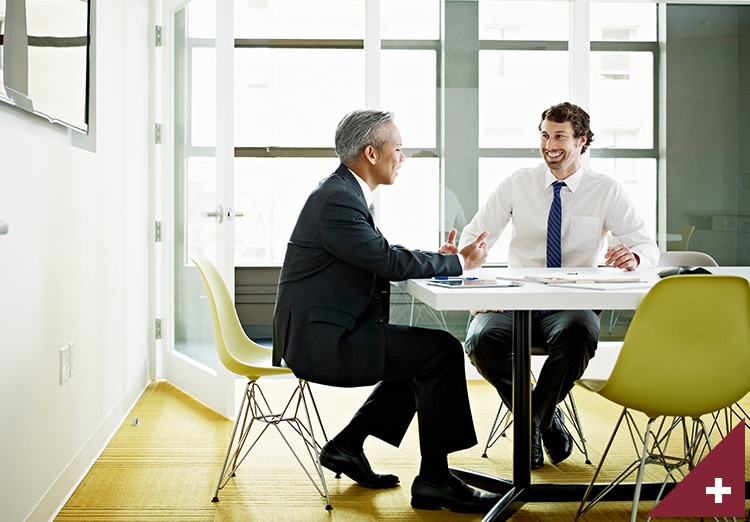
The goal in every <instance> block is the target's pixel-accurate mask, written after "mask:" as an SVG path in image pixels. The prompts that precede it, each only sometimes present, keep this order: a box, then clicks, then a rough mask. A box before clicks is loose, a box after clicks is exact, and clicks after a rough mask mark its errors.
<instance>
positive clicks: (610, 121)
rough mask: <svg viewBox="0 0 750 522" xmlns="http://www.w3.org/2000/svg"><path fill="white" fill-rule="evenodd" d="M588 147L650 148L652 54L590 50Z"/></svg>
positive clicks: (652, 106) (652, 87)
mask: <svg viewBox="0 0 750 522" xmlns="http://www.w3.org/2000/svg"><path fill="white" fill-rule="evenodd" d="M590 116H591V119H592V123H591V124H592V127H596V129H592V130H594V133H595V134H596V136H595V138H594V142H593V143H592V144H591V147H592V148H607V149H609V148H642V149H651V148H654V146H655V144H654V117H655V114H654V55H653V54H652V53H650V52H592V53H591V112H590Z"/></svg>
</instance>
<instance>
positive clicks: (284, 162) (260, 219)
mask: <svg viewBox="0 0 750 522" xmlns="http://www.w3.org/2000/svg"><path fill="white" fill-rule="evenodd" d="M331 132H333V129H332V130H331ZM331 139H332V138H331ZM338 165H339V164H338V160H337V159H336V158H236V159H235V162H234V173H235V181H234V190H235V208H237V209H242V210H243V211H244V214H245V215H244V217H243V218H242V219H240V220H238V221H237V227H235V265H237V266H248V265H264V264H281V263H282V261H283V260H284V253H285V252H286V244H287V242H288V241H289V237H290V236H291V234H292V229H293V228H294V224H295V223H296V222H297V217H298V216H299V213H300V210H302V205H303V204H304V203H305V200H306V199H307V196H309V195H310V192H312V190H313V189H314V188H315V187H316V186H318V183H320V181H321V180H322V179H323V178H325V177H326V176H328V175H329V174H331V173H332V172H333V171H334V170H336V167H338Z"/></svg>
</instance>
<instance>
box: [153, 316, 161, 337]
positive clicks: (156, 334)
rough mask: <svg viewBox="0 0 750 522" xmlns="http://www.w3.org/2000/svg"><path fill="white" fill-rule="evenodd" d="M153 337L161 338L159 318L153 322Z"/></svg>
mask: <svg viewBox="0 0 750 522" xmlns="http://www.w3.org/2000/svg"><path fill="white" fill-rule="evenodd" d="M154 337H155V338H156V340H157V341H159V340H161V319H157V320H156V322H155V323H154Z"/></svg>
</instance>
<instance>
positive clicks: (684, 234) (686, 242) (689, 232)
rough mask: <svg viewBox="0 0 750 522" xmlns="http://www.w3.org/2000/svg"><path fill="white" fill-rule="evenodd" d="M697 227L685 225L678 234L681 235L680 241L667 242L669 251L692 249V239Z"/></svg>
mask: <svg viewBox="0 0 750 522" xmlns="http://www.w3.org/2000/svg"><path fill="white" fill-rule="evenodd" d="M693 232H695V227H694V226H693V225H683V226H681V227H680V230H678V231H677V233H678V234H679V235H680V239H676V240H674V241H667V250H683V251H685V250H687V249H688V248H689V247H690V238H692V237H693Z"/></svg>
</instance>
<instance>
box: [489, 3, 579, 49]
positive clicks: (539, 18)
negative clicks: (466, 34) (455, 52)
mask: <svg viewBox="0 0 750 522" xmlns="http://www.w3.org/2000/svg"><path fill="white" fill-rule="evenodd" d="M570 4H571V2H559V1H558V2H554V1H553V2H550V1H540V2H537V1H533V0H532V1H529V0H526V1H518V2H508V1H505V0H479V39H480V40H567V39H568V34H569V27H570V23H569V14H568V13H569V9H570Z"/></svg>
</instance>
